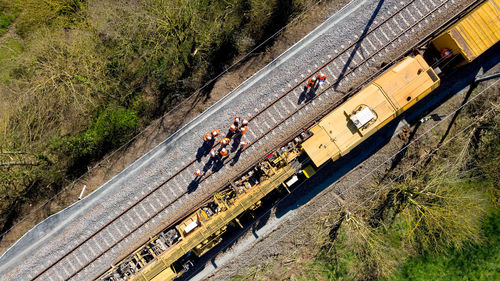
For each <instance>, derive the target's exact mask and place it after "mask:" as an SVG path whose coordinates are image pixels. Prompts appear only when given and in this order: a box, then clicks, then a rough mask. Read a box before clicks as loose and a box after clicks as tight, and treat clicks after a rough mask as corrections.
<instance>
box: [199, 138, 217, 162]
mask: <svg viewBox="0 0 500 281" xmlns="http://www.w3.org/2000/svg"><path fill="white" fill-rule="evenodd" d="M214 142H215V140H211V141H204V142H203V144H202V145H201V146H200V148H198V151H197V152H196V160H197V161H198V162H200V161H201V158H202V157H203V156H205V155H207V154H208V152H209V151H210V149H211V148H212V146H213V145H214Z"/></svg>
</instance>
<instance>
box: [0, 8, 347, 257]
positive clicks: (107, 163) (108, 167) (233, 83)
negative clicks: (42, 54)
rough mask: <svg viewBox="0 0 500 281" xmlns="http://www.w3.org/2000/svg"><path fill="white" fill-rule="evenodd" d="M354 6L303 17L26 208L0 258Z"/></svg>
mask: <svg viewBox="0 0 500 281" xmlns="http://www.w3.org/2000/svg"><path fill="white" fill-rule="evenodd" d="M348 2H349V1H347V0H333V1H326V2H322V3H320V4H319V5H317V6H315V7H313V8H312V9H310V10H309V11H308V12H306V13H305V14H303V15H300V16H299V17H297V18H296V19H295V20H294V21H293V22H292V23H291V24H290V25H289V26H288V27H287V28H286V29H285V30H283V31H282V32H281V33H280V34H279V35H278V37H277V38H276V40H275V41H274V42H273V43H272V44H271V46H267V47H266V49H265V51H263V52H260V53H252V54H250V55H248V57H246V58H243V56H241V57H239V58H236V59H235V60H234V61H235V62H236V61H239V60H240V59H242V58H243V60H242V61H241V62H239V63H237V64H236V65H234V66H233V67H232V68H230V69H229V71H228V72H227V73H225V74H224V75H222V76H221V77H220V78H219V79H218V80H217V81H216V82H215V84H214V87H213V88H212V90H211V91H210V93H209V95H208V96H207V97H205V96H202V95H200V94H193V95H192V96H191V97H189V98H187V99H186V100H185V101H183V102H182V103H181V104H179V105H178V106H177V107H175V108H173V109H172V110H170V111H169V112H168V113H166V114H165V115H164V116H163V117H161V118H159V119H156V120H154V121H153V122H151V124H150V125H149V126H148V127H147V128H146V129H145V130H144V131H142V132H141V133H140V134H138V135H137V136H136V137H135V138H134V139H133V140H132V141H131V142H129V143H128V144H126V145H124V146H123V147H121V148H120V149H118V150H116V151H114V152H112V153H110V154H108V155H107V156H105V157H104V159H103V160H102V161H100V162H99V163H97V164H95V165H94V166H93V167H88V172H87V173H86V174H84V175H83V176H82V177H81V178H79V179H78V180H76V181H75V182H73V183H69V184H68V185H67V186H66V187H65V188H64V189H63V191H62V192H61V193H60V194H58V195H57V196H55V197H54V198H52V199H50V200H49V201H47V202H40V203H38V204H36V205H32V204H26V206H24V207H23V208H22V209H23V210H24V212H23V213H22V214H20V215H19V218H18V219H17V221H16V222H15V223H14V227H13V228H12V229H11V230H10V231H9V232H8V233H6V234H5V236H4V237H3V239H2V240H1V241H0V254H1V253H3V252H4V251H5V250H7V249H8V248H9V247H10V246H11V245H12V244H13V243H14V242H15V241H16V240H17V239H19V238H20V237H21V236H22V235H23V234H24V233H25V232H27V231H28V230H29V229H31V228H32V227H33V226H35V225H36V224H37V223H39V222H41V221H42V220H44V219H45V218H47V217H48V216H50V215H52V214H54V213H56V212H58V211H61V210H62V209H64V208H65V207H67V206H69V205H71V204H73V203H74V202H75V201H77V200H78V195H79V194H80V192H81V189H82V187H83V186H84V185H86V186H87V188H86V191H85V195H87V194H89V193H90V192H92V191H94V190H95V189H97V188H98V187H99V186H101V185H102V184H104V183H105V182H107V181H108V180H110V179H111V178H112V177H113V176H115V175H116V174H118V173H120V172H121V171H122V170H123V169H125V168H126V167H127V166H129V165H130V164H132V163H133V162H134V161H136V160H137V159H138V158H139V157H141V156H142V155H144V154H145V153H147V152H148V151H149V150H151V149H152V148H153V147H155V146H156V145H158V144H159V143H160V142H162V141H163V140H164V139H165V138H167V137H168V136H169V135H171V134H172V133H173V132H175V131H176V130H178V129H179V128H180V127H182V126H183V125H184V124H186V123H188V122H189V121H191V120H192V119H194V118H195V117H196V116H197V115H198V114H200V113H201V112H203V111H204V109H206V108H207V107H209V106H210V105H212V104H214V103H215V102H217V101H218V100H219V99H220V98H222V97H224V96H225V95H226V94H227V93H228V92H230V91H231V90H232V89H234V88H236V87H237V86H238V85H239V84H241V83H242V82H243V81H245V80H246V79H247V78H249V77H250V76H251V75H253V74H254V73H255V72H257V71H259V70H260V69H261V68H262V67H264V66H265V65H266V64H268V63H269V62H271V61H272V60H273V59H274V58H276V57H277V56H279V55H280V54H281V53H283V52H284V51H285V50H286V49H288V48H289V47H291V46H292V45H293V44H294V43H295V42H297V41H299V40H300V39H302V38H303V37H304V36H305V35H306V34H307V33H309V32H310V31H312V30H313V29H314V28H315V27H316V26H318V25H319V24H321V23H322V22H323V21H324V20H325V19H326V18H328V17H329V16H331V15H332V14H333V13H334V12H335V11H336V10H337V9H338V8H339V7H342V6H344V5H345V4H347V3H348ZM11 31H12V32H13V28H12V27H11V29H10V30H9V32H8V33H6V34H5V35H4V36H3V37H2V38H0V43H1V42H2V40H3V39H4V38H5V37H6V36H7V34H10V33H12V32H11Z"/></svg>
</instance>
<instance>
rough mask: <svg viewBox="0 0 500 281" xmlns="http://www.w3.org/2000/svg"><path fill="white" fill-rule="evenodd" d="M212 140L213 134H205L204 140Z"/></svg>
mask: <svg viewBox="0 0 500 281" xmlns="http://www.w3.org/2000/svg"><path fill="white" fill-rule="evenodd" d="M211 140H212V134H211V133H208V134H206V135H205V136H203V141H211Z"/></svg>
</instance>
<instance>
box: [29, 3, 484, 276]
mask: <svg viewBox="0 0 500 281" xmlns="http://www.w3.org/2000/svg"><path fill="white" fill-rule="evenodd" d="M415 1H416V0H413V1H411V2H409V3H407V4H405V5H404V6H402V7H401V8H400V9H398V10H397V11H396V13H394V14H393V15H391V16H389V17H388V18H386V19H385V20H383V21H381V22H380V23H378V24H377V25H376V26H374V27H373V28H371V29H370V30H368V31H367V32H366V34H364V35H363V36H361V37H360V38H358V39H357V40H356V41H354V42H353V43H351V44H349V45H348V46H347V47H346V48H345V49H344V50H342V51H340V52H339V53H338V54H337V55H335V56H333V57H332V58H330V59H329V60H328V61H327V62H325V63H324V64H323V65H321V66H319V67H317V68H316V69H315V70H314V71H312V72H311V75H314V74H315V73H317V72H318V71H320V70H322V69H323V68H325V67H326V66H327V65H329V64H330V63H331V62H332V61H334V60H335V59H337V58H338V57H339V56H341V55H342V54H345V53H346V52H347V51H348V50H349V49H350V48H352V47H353V46H355V45H356V44H358V43H360V42H361V41H362V40H363V39H364V38H365V37H366V36H368V35H369V34H371V33H372V32H374V31H375V30H378V28H379V27H380V26H381V25H382V24H384V23H386V22H387V21H389V20H390V19H392V18H394V17H395V16H397V15H398V14H399V13H400V12H401V11H402V10H404V9H405V8H406V7H408V6H409V5H411V4H412V3H414V2H415ZM448 1H450V0H448ZM448 1H446V2H443V3H442V4H440V5H439V6H437V7H436V8H434V9H433V10H432V11H430V12H429V13H428V14H427V15H425V16H424V17H421V18H420V19H419V20H418V21H416V22H415V23H414V24H413V25H411V27H408V28H407V29H405V30H404V31H403V32H401V33H400V34H399V35H398V36H397V37H396V38H394V39H392V40H390V41H389V42H388V43H386V44H384V46H383V47H381V48H379V49H378V50H377V51H376V52H374V53H373V55H371V56H370V57H368V58H366V59H364V60H363V61H362V62H360V63H359V64H358V65H357V66H355V67H354V68H351V67H349V68H348V71H347V72H345V73H344V74H343V75H342V78H345V77H346V76H347V75H349V74H351V73H352V72H353V71H355V70H356V69H358V68H359V67H360V66H361V65H362V64H364V63H366V62H367V61H368V60H369V59H371V58H373V57H374V56H375V55H376V54H378V53H379V52H380V51H382V50H383V49H385V47H386V46H388V45H389V44H391V43H393V42H394V41H395V40H397V39H398V38H399V37H401V36H403V35H404V34H405V32H407V31H408V30H409V29H411V28H413V27H414V26H415V25H417V24H419V23H420V22H422V21H423V20H424V19H425V18H427V16H428V15H430V14H431V13H433V12H435V11H436V10H437V9H438V8H440V7H442V6H443V5H444V4H445V3H447V2H448ZM478 2H481V1H480V0H478V1H476V2H475V3H478ZM380 72H381V71H379V72H377V73H376V74H379V73H380ZM374 75H375V74H374ZM374 75H372V76H371V77H373V76H374ZM309 77H310V75H309V76H306V78H304V79H302V80H301V81H300V82H298V83H296V84H295V86H293V87H292V88H289V90H287V91H286V92H284V93H283V94H282V95H281V96H279V97H277V98H275V100H273V101H272V102H271V103H270V104H268V105H267V106H266V107H264V108H262V109H261V110H260V111H259V112H257V113H256V114H255V115H254V116H252V117H251V118H249V120H250V121H251V120H253V119H255V118H257V117H258V116H259V115H261V114H263V113H264V112H266V111H267V110H268V109H269V108H271V107H272V106H273V105H275V104H276V103H277V102H279V101H280V100H282V99H283V98H284V97H287V96H288V94H289V93H291V92H292V91H294V90H295V89H297V88H298V87H300V86H301V85H303V83H304V82H305V81H306V80H307V79H308V78H309ZM371 77H370V78H371ZM340 82H341V80H340V79H337V81H336V82H335V83H332V84H331V85H330V86H328V87H327V88H326V89H325V90H323V91H322V92H320V93H319V94H317V95H316V96H314V97H313V99H312V100H314V99H317V98H318V97H320V96H321V95H322V94H324V93H325V92H326V91H327V90H329V89H331V88H332V87H333V86H334V85H338V84H339V83H340ZM349 93H352V91H351V92H349ZM349 93H348V94H349ZM348 94H346V95H344V96H343V97H340V101H343V100H345V99H346V98H348ZM312 100H311V101H312ZM309 104H310V103H305V104H304V105H302V106H300V107H298V108H297V109H296V110H295V111H294V112H293V113H291V114H290V115H289V116H287V117H285V118H284V119H283V120H281V121H280V122H278V123H277V124H276V125H274V126H273V127H272V128H271V129H269V130H268V131H267V132H265V133H264V134H262V135H261V136H259V137H258V138H257V140H256V141H254V142H252V143H250V144H249V145H248V146H247V148H246V149H248V148H249V147H250V146H251V145H253V144H255V143H257V142H258V141H259V140H261V139H262V138H264V137H265V136H267V135H268V134H269V133H270V132H272V131H273V130H274V129H276V128H277V127H278V126H280V125H281V124H283V123H284V122H285V121H287V120H288V119H289V118H291V117H292V116H294V115H295V114H296V113H297V112H299V111H300V110H302V109H303V108H304V107H305V106H307V105H309ZM338 105H339V103H338V102H337V103H335V104H334V106H332V107H331V108H335V107H336V106H338ZM331 108H330V109H328V112H329V111H331ZM325 111H326V110H325ZM312 123H314V121H313V122H312ZM302 130H304V128H301V129H300V130H298V131H297V132H300V131H302ZM285 143H286V142H285ZM217 145H218V144H216V145H214V146H213V147H217ZM281 145H282V144H280V146H281ZM280 146H278V147H277V148H279V147H280ZM277 148H274V149H273V150H272V151H275V150H276V149H277ZM233 158H234V156H231V157H228V158H227V159H225V162H224V163H227V162H228V161H230V160H232V159H233ZM262 159H263V158H261V159H259V160H258V161H256V162H255V163H258V162H259V161H262ZM195 162H196V159H195V160H192V161H191V162H190V163H188V164H187V165H185V166H184V167H182V168H181V169H180V170H178V171H177V172H176V173H174V174H173V175H171V176H170V177H169V178H168V179H166V180H165V181H163V182H162V183H160V184H158V185H157V186H156V187H155V188H153V189H151V190H150V191H149V192H147V193H146V194H145V195H144V196H143V197H142V198H140V199H138V200H137V201H136V202H135V203H134V204H132V205H131V206H129V207H128V208H126V209H125V210H124V211H122V212H121V213H120V214H119V215H117V216H116V217H115V218H114V219H112V220H111V221H109V222H108V223H106V224H105V225H104V226H102V227H101V228H100V229H99V230H98V231H96V232H94V233H93V234H91V235H90V236H89V237H87V238H86V239H85V240H83V241H82V242H80V243H79V244H77V245H76V246H75V247H73V248H72V249H71V250H70V251H68V252H67V253H66V254H65V255H63V256H61V257H60V258H59V259H57V260H56V261H55V262H54V263H52V264H51V265H50V266H48V267H46V268H45V269H44V270H43V271H41V272H40V273H38V274H37V275H36V276H35V277H33V278H32V280H35V279H37V278H39V277H40V276H42V275H43V274H44V273H45V272H47V271H48V270H49V269H50V268H52V267H54V266H55V265H56V264H58V263H59V262H60V261H62V260H63V259H64V258H66V257H67V256H69V255H70V254H71V253H72V252H74V251H75V250H76V249H78V248H79V247H80V246H82V245H83V244H85V243H86V242H88V241H89V240H91V239H92V238H93V237H95V235H97V234H98V233H100V231H102V230H103V229H105V228H106V227H107V226H109V225H111V224H112V223H113V222H115V221H116V220H118V219H119V218H121V217H122V216H123V215H124V214H126V213H127V212H128V211H130V210H131V209H132V208H134V207H135V206H137V205H138V204H139V203H141V202H142V201H144V200H145V199H146V198H148V197H149V196H150V195H151V194H152V193H154V192H155V191H157V190H158V189H159V188H161V187H162V186H164V185H165V184H167V183H168V182H169V181H171V180H172V179H173V178H175V177H176V176H177V175H179V174H180V173H181V172H183V171H184V170H186V169H187V168H189V167H190V166H191V165H192V164H193V163H195ZM255 163H254V164H255ZM250 166H251V165H250ZM212 174H214V173H213V172H212V173H209V174H208V175H207V176H205V177H204V178H202V180H201V181H204V180H206V179H207V178H208V177H210V176H211V175H212ZM187 193H188V191H185V192H183V193H181V194H180V195H179V196H178V197H177V198H175V199H173V200H172V201H171V202H169V203H168V204H167V205H166V206H164V207H162V208H161V209H160V210H159V211H157V212H156V213H155V214H153V215H152V216H150V217H149V218H147V219H146V220H145V221H143V222H142V223H141V224H139V225H138V226H137V227H135V228H134V229H132V230H131V231H129V232H128V233H127V234H126V235H124V237H122V238H121V239H119V240H118V241H116V242H115V243H113V244H112V245H111V246H109V247H108V249H106V250H104V251H101V253H100V254H98V255H97V256H95V257H94V258H93V259H91V260H90V261H89V262H88V263H87V264H85V265H84V266H83V267H81V268H80V269H78V270H77V271H75V272H73V273H72V274H71V275H70V276H69V277H67V278H68V279H70V278H72V277H74V276H75V275H77V274H78V273H79V272H81V271H82V270H83V269H84V268H86V267H87V266H88V265H90V264H91V263H93V262H94V261H95V260H97V259H98V258H100V257H101V256H102V255H104V254H105V253H106V252H108V251H109V250H110V249H112V248H113V247H115V246H116V245H118V244H119V243H120V242H121V241H123V240H124V239H126V238H127V237H128V236H130V235H131V234H132V233H134V232H135V231H137V230H138V229H139V228H141V227H142V226H143V225H144V224H146V223H148V222H149V221H151V220H152V219H153V218H154V217H156V216H157V215H158V214H160V213H161V212H163V211H164V210H165V209H166V208H168V207H169V206H171V205H172V204H174V203H175V202H177V201H178V200H180V199H181V198H184V195H186V194H187ZM211 196H212V195H210V196H207V197H206V199H204V200H203V201H206V200H207V199H208V198H210V197H211ZM194 209H196V208H194ZM192 210H193V209H191V211H192ZM171 225H172V224H171ZM106 271H107V270H106ZM106 271H104V272H106ZM104 272H103V273H104ZM103 273H101V274H99V275H98V276H101V275H102V274H103Z"/></svg>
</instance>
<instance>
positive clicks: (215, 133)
mask: <svg viewBox="0 0 500 281" xmlns="http://www.w3.org/2000/svg"><path fill="white" fill-rule="evenodd" d="M219 134H220V130H219V129H215V130H212V136H213V137H214V138H215V137H217V136H218V135H219Z"/></svg>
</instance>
